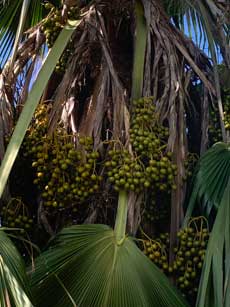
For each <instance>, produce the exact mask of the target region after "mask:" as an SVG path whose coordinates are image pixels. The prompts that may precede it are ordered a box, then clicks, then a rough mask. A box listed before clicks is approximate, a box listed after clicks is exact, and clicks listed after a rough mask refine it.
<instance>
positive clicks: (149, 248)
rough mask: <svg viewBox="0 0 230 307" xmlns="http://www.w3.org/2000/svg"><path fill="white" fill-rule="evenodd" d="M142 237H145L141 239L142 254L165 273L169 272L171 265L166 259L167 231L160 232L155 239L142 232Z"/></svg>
mask: <svg viewBox="0 0 230 307" xmlns="http://www.w3.org/2000/svg"><path fill="white" fill-rule="evenodd" d="M143 234H144V233H143ZM144 237H145V238H146V239H145V240H141V242H142V245H143V252H144V254H145V255H146V256H147V257H148V258H149V259H150V260H151V261H153V262H154V263H155V264H156V265H157V266H158V267H159V268H160V269H161V270H162V271H163V272H164V273H165V274H171V273H172V272H173V267H172V266H170V265H169V260H168V250H169V233H162V234H160V236H159V238H156V239H151V238H149V237H148V236H147V235H146V234H144Z"/></svg>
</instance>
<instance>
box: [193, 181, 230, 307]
mask: <svg viewBox="0 0 230 307" xmlns="http://www.w3.org/2000/svg"><path fill="white" fill-rule="evenodd" d="M229 221H230V179H229V181H228V184H227V186H226V187H225V192H224V194H223V197H222V199H221V201H220V203H219V210H218V213H217V216H216V219H215V223H214V226H213V229H212V232H211V236H210V239H209V242H208V247H207V251H206V256H205V260H204V266H203V269H202V275H201V279H200V285H199V291H198V297H197V303H196V306H197V307H203V306H209V307H212V306H213V307H215V306H218V307H227V306H229V304H230V223H229Z"/></svg>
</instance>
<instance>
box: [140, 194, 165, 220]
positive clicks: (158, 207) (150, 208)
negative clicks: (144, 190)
mask: <svg viewBox="0 0 230 307" xmlns="http://www.w3.org/2000/svg"><path fill="white" fill-rule="evenodd" d="M163 195H164V197H162V193H157V192H156V191H155V190H152V191H150V192H149V194H148V199H147V200H146V201H145V204H144V218H145V219H146V220H147V221H148V222H150V223H154V225H156V224H158V223H163V222H165V221H167V220H168V218H169V216H170V205H169V203H170V200H169V199H168V197H166V195H165V194H163Z"/></svg>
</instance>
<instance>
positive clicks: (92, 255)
mask: <svg viewBox="0 0 230 307" xmlns="http://www.w3.org/2000/svg"><path fill="white" fill-rule="evenodd" d="M31 284H32V286H33V288H34V293H35V297H36V299H37V306H46V307H49V306H55V307H58V306H60V307H63V306H66V307H68V306H78V307H80V306H87V307H90V306H93V307H97V306H98V307H102V306H110V307H112V306H117V307H118V306H119V307H123V306H125V307H129V306H130V307H141V306H142V307H147V306H149V307H150V306H152V307H157V306H161V307H163V306H170V307H173V306H175V307H179V306H186V303H185V302H184V300H183V298H182V297H181V296H180V295H179V294H178V293H177V292H176V290H175V289H174V288H173V287H172V286H171V285H170V283H169V281H168V280H167V278H166V277H165V276H164V275H163V273H161V272H160V270H159V269H158V268H157V267H156V266H155V265H153V264H152V262H151V261H150V260H149V259H148V258H147V257H146V256H145V255H144V254H143V253H142V252H141V251H140V250H139V249H138V248H137V246H136V245H135V243H134V242H133V240H132V239H131V238H129V237H126V238H125V239H124V240H123V241H122V243H121V244H118V243H117V241H116V236H115V233H114V231H113V230H112V229H110V228H109V227H108V226H106V225H76V226H72V227H69V228H66V229H64V230H63V231H62V232H61V233H60V234H59V235H58V236H57V237H56V239H55V240H54V242H53V243H52V245H51V247H50V249H48V250H47V251H45V252H44V253H43V254H42V255H41V256H40V257H39V258H38V259H37V261H36V263H35V272H33V273H32V277H31Z"/></svg>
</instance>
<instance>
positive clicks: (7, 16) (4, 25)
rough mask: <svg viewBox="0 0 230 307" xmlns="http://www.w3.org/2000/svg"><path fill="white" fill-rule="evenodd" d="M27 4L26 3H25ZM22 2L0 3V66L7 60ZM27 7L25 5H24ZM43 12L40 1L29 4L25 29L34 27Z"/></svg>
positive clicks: (12, 0)
mask: <svg viewBox="0 0 230 307" xmlns="http://www.w3.org/2000/svg"><path fill="white" fill-rule="evenodd" d="M25 2H27V1H25ZM23 3H24V0H10V1H1V3H0V42H1V46H0V65H1V66H3V65H4V64H5V62H6V61H7V59H8V58H9V56H10V54H11V52H12V48H13V45H14V41H15V37H16V32H17V28H18V21H19V16H20V13H21V9H22V6H23ZM26 5H27V4H26ZM44 14H45V11H44V6H43V3H42V1H40V0H33V1H30V3H29V10H28V15H27V19H26V24H25V25H26V27H24V29H25V28H29V27H31V26H34V25H36V24H37V23H38V22H39V21H40V20H41V19H42V18H43V17H44Z"/></svg>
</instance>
